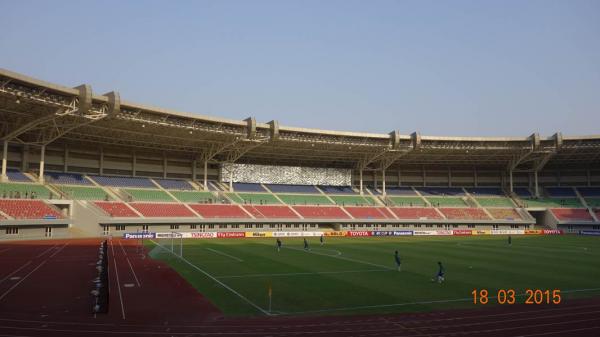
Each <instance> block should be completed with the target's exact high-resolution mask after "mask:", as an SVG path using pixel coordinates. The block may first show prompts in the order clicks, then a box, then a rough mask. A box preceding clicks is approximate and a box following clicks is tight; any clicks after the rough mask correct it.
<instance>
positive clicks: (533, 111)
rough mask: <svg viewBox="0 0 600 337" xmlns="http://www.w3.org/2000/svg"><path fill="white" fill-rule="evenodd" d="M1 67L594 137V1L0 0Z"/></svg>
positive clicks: (174, 100)
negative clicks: (591, 135)
mask: <svg viewBox="0 0 600 337" xmlns="http://www.w3.org/2000/svg"><path fill="white" fill-rule="evenodd" d="M0 67H3V68H6V69H9V70H13V71H17V72H21V73H24V74H27V75H30V76H33V77H37V78H40V79H43V80H47V81H51V82H56V83H59V84H63V85H68V86H76V85H79V84H81V83H88V84H91V85H92V88H93V90H94V92H95V93H105V92H108V91H111V90H117V91H119V92H120V93H121V97H122V98H123V99H125V100H128V101H133V102H139V103H144V104H149V105H156V106H160V107H165V108H172V109H175V110H179V111H186V112H193V113H199V114H205V115H213V116H221V117H227V118H233V119H244V118H246V117H248V116H255V117H256V119H257V121H259V122H267V121H270V120H272V119H277V120H279V122H280V124H282V125H290V126H299V127H313V128H324V129H334V130H349V131H366V132H380V133H387V132H389V131H391V130H394V129H397V130H400V131H401V132H402V133H410V132H412V131H415V130H417V131H420V132H421V133H422V134H425V135H450V136H459V135H465V136H470V135H473V136H478V135H484V136H504V135H505V136H527V135H529V134H531V133H532V132H536V131H537V132H540V133H541V134H542V135H544V136H548V135H551V134H553V133H554V132H555V131H562V132H563V133H564V134H566V135H583V134H600V1H598V0H593V1H574V0H569V1H566V0H565V1H545V0H544V1H480V0H475V1H441V0H440V1H348V0H343V1H342V0H340V1H325V0H322V1H282V0H279V1H222V0H219V1H95V2H94V1H29V0H24V1H14V0H0Z"/></svg>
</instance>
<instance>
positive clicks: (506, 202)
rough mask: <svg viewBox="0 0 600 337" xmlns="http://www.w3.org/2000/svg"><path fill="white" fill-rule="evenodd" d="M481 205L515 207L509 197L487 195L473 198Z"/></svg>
mask: <svg viewBox="0 0 600 337" xmlns="http://www.w3.org/2000/svg"><path fill="white" fill-rule="evenodd" d="M475 200H477V202H478V203H479V204H480V205H481V206H482V207H486V208H487V207H504V208H506V207H515V205H514V204H513V202H512V201H511V200H510V199H509V198H503V197H489V198H475Z"/></svg>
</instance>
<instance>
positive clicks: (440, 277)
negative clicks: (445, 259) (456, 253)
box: [437, 262, 446, 283]
mask: <svg viewBox="0 0 600 337" xmlns="http://www.w3.org/2000/svg"><path fill="white" fill-rule="evenodd" d="M438 267H439V269H438V273H437V282H438V283H442V282H444V281H445V278H444V275H445V274H446V269H445V268H444V266H443V265H442V262H438Z"/></svg>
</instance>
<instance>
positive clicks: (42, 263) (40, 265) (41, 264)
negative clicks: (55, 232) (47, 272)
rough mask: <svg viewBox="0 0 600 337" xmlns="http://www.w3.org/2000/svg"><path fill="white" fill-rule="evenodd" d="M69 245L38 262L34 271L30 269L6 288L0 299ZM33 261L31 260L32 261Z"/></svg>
mask: <svg viewBox="0 0 600 337" xmlns="http://www.w3.org/2000/svg"><path fill="white" fill-rule="evenodd" d="M67 245H68V243H67V244H65V245H64V246H62V247H60V248H59V249H57V250H56V252H55V253H54V254H52V255H50V256H48V257H47V258H46V259H45V260H44V261H42V262H41V263H40V264H38V266H37V267H35V268H34V269H33V270H32V271H30V272H29V273H28V274H27V275H25V276H23V278H21V279H20V280H19V281H18V282H17V283H15V284H14V285H13V286H12V287H10V288H9V289H8V290H6V291H5V292H4V294H2V296H0V301H2V299H3V298H4V297H6V295H8V294H9V293H10V292H11V291H13V290H14V289H15V288H16V287H17V286H19V284H21V282H23V281H25V280H26V279H27V278H28V277H29V276H30V275H31V274H33V273H34V272H35V271H36V270H38V269H40V268H41V267H42V266H43V265H44V264H45V263H46V262H48V260H50V259H51V258H52V257H53V256H54V255H56V254H58V253H59V252H60V251H62V250H63V249H64V248H65V247H66V246H67ZM30 262H31V261H30Z"/></svg>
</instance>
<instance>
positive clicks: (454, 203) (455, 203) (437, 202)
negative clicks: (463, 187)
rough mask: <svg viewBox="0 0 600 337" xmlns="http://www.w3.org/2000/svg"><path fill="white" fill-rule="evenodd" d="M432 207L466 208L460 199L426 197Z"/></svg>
mask: <svg viewBox="0 0 600 337" xmlns="http://www.w3.org/2000/svg"><path fill="white" fill-rule="evenodd" d="M427 200H428V201H429V202H430V203H431V205H432V206H434V207H438V206H439V207H468V206H469V205H467V204H466V203H465V202H464V200H463V199H462V198H455V197H427Z"/></svg>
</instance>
